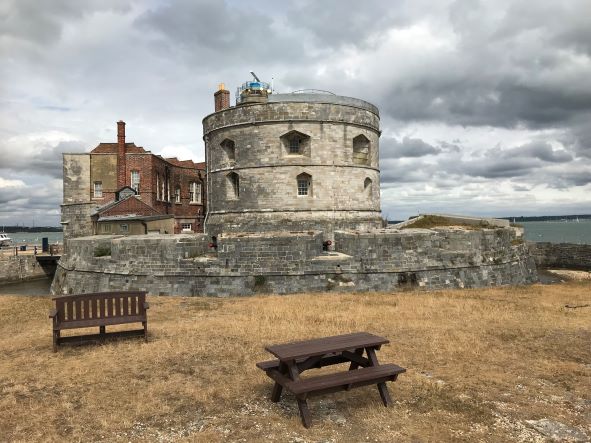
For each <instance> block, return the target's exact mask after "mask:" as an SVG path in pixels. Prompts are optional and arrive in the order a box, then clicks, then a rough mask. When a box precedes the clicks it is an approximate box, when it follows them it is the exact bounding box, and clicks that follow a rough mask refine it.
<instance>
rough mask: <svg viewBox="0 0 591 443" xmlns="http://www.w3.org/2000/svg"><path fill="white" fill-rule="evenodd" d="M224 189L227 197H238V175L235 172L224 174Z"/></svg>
mask: <svg viewBox="0 0 591 443" xmlns="http://www.w3.org/2000/svg"><path fill="white" fill-rule="evenodd" d="M226 190H227V195H228V198H239V197H240V177H239V176H238V174H236V173H235V172H230V173H229V174H228V175H226Z"/></svg>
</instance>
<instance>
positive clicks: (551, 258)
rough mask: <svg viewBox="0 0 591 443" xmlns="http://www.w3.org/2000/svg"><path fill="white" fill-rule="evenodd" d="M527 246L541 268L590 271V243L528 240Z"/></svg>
mask: <svg viewBox="0 0 591 443" xmlns="http://www.w3.org/2000/svg"><path fill="white" fill-rule="evenodd" d="M528 247H529V251H530V254H531V255H532V256H533V257H534V259H535V261H536V265H537V266H539V267H541V268H564V269H580V270H583V271H591V245H577V244H573V243H534V242H528Z"/></svg>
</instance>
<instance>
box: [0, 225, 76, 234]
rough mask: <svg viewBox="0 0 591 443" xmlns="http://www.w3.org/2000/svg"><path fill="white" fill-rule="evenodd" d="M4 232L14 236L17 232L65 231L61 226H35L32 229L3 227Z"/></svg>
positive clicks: (26, 227)
mask: <svg viewBox="0 0 591 443" xmlns="http://www.w3.org/2000/svg"><path fill="white" fill-rule="evenodd" d="M2 229H3V230H2V231H0V232H6V233H7V234H8V233H10V234H13V233H16V232H30V233H35V232H63V231H64V230H63V229H62V227H61V226H59V227H57V226H35V227H34V228H30V227H28V226H3V227H2Z"/></svg>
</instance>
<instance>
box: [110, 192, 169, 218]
mask: <svg viewBox="0 0 591 443" xmlns="http://www.w3.org/2000/svg"><path fill="white" fill-rule="evenodd" d="M126 214H137V215H159V214H158V212H157V211H156V210H155V209H154V208H152V207H150V206H148V205H146V204H145V203H144V202H143V201H141V200H139V199H138V198H135V197H130V198H128V199H127V200H124V201H122V202H121V203H120V204H118V205H117V206H114V207H112V208H109V209H108V210H106V211H105V212H103V213H101V217H110V216H114V215H126Z"/></svg>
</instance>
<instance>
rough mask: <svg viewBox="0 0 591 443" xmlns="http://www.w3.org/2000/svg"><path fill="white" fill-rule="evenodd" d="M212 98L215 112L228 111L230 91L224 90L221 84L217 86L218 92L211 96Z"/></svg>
mask: <svg viewBox="0 0 591 443" xmlns="http://www.w3.org/2000/svg"><path fill="white" fill-rule="evenodd" d="M213 97H214V99H215V112H218V111H221V110H223V109H228V108H229V107H230V91H228V90H227V89H226V88H225V85H224V84H223V83H220V84H219V86H218V90H217V92H216V93H215V94H213Z"/></svg>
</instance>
